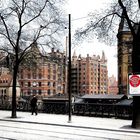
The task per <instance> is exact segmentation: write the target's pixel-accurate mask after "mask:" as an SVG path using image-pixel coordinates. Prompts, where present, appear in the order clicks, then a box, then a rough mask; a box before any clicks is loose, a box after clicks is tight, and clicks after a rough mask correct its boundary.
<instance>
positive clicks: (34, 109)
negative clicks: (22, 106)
mask: <svg viewBox="0 0 140 140" xmlns="http://www.w3.org/2000/svg"><path fill="white" fill-rule="evenodd" d="M31 113H32V115H33V114H34V113H35V115H37V97H36V96H35V95H34V96H33V98H32V99H31Z"/></svg>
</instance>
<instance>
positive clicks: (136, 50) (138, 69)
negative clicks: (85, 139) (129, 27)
mask: <svg viewBox="0 0 140 140" xmlns="http://www.w3.org/2000/svg"><path fill="white" fill-rule="evenodd" d="M132 70H133V74H140V35H137V36H136V37H135V38H133V52H132ZM132 127H133V128H140V95H139V96H133V117H132Z"/></svg>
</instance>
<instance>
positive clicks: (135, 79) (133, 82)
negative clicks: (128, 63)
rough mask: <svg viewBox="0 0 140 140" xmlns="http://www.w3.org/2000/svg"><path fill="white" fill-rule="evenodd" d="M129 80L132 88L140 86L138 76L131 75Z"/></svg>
mask: <svg viewBox="0 0 140 140" xmlns="http://www.w3.org/2000/svg"><path fill="white" fill-rule="evenodd" d="M129 80H130V85H131V86H132V87H138V86H139V85H140V77H139V76H138V75H132V76H131V77H130V79H129Z"/></svg>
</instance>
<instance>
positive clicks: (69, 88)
mask: <svg viewBox="0 0 140 140" xmlns="http://www.w3.org/2000/svg"><path fill="white" fill-rule="evenodd" d="M68 70H69V72H68V84H69V85H68V93H69V94H68V96H69V119H68V122H71V111H72V108H71V15H70V14H69V68H68Z"/></svg>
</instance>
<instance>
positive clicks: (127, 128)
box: [0, 110, 140, 133]
mask: <svg viewBox="0 0 140 140" xmlns="http://www.w3.org/2000/svg"><path fill="white" fill-rule="evenodd" d="M10 117H11V111H2V110H0V121H13V122H22V123H36V124H44V125H45V124H46V125H56V126H67V127H77V128H87V129H98V130H110V131H120V132H129V133H140V130H138V129H134V128H131V123H132V121H131V120H122V119H114V118H98V117H85V116H73V115H72V116H71V122H68V115H57V114H46V113H39V114H38V115H37V116H35V115H31V113H30V112H18V111H17V118H10Z"/></svg>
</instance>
